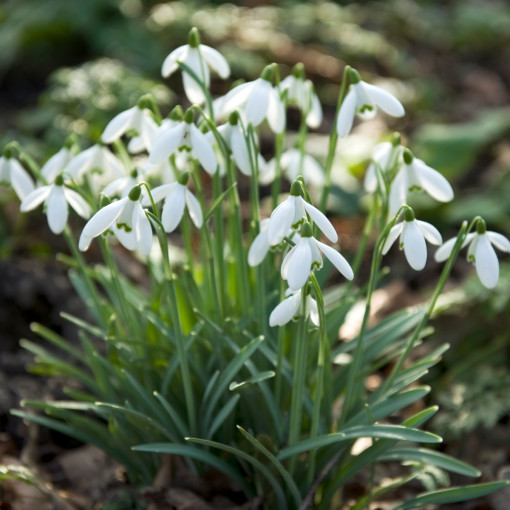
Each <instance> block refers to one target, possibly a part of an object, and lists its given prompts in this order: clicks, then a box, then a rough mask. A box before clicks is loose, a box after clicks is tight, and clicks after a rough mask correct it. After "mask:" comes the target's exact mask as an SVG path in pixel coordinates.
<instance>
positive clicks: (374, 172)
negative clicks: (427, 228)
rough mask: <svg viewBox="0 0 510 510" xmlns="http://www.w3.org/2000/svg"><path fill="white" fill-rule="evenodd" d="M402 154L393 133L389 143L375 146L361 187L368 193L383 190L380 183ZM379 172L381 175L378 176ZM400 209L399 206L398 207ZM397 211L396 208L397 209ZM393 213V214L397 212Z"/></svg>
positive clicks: (398, 140)
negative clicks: (378, 189)
mask: <svg viewBox="0 0 510 510" xmlns="http://www.w3.org/2000/svg"><path fill="white" fill-rule="evenodd" d="M401 153H402V147H401V145H400V135H399V134H398V133H395V135H394V137H393V140H392V141H391V142H382V143H379V144H377V145H376V146H375V147H374V149H373V151H372V161H371V163H370V165H369V166H368V168H367V171H366V174H365V179H364V182H363V186H364V188H365V191H367V192H368V193H374V192H375V191H376V190H377V188H380V189H381V190H385V188H386V186H385V184H384V182H380V179H381V178H384V176H385V174H387V173H388V172H389V171H390V170H391V169H392V168H393V166H394V165H395V163H396V162H397V161H398V160H399V158H400V155H401ZM380 172H382V173H383V175H380ZM400 205H403V204H400ZM399 207H400V206H399ZM397 210H398V208H397ZM397 210H395V211H394V213H393V214H395V213H396V212H397Z"/></svg>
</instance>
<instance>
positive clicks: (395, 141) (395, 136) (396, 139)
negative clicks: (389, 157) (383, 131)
mask: <svg viewBox="0 0 510 510" xmlns="http://www.w3.org/2000/svg"><path fill="white" fill-rule="evenodd" d="M400 142H401V140H400V133H393V136H392V137H391V145H393V147H398V146H399V145H400Z"/></svg>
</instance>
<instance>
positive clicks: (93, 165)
mask: <svg viewBox="0 0 510 510" xmlns="http://www.w3.org/2000/svg"><path fill="white" fill-rule="evenodd" d="M67 171H68V172H69V174H70V175H71V177H72V178H73V180H75V181H77V182H81V180H82V179H83V176H84V175H89V176H90V177H91V180H92V182H93V183H94V185H95V187H97V188H101V187H102V186H105V185H106V184H108V183H109V182H111V181H112V180H114V179H117V178H119V177H123V176H125V169H124V165H123V164H122V162H121V161H120V159H119V158H118V157H117V156H115V155H114V154H112V152H110V150H108V148H106V147H105V146H104V145H101V144H96V145H93V146H92V147H89V148H88V149H86V150H84V151H83V152H80V154H78V155H77V156H74V157H73V158H72V159H71V160H70V161H69V163H68V165H67Z"/></svg>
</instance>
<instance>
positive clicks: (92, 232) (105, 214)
mask: <svg viewBox="0 0 510 510" xmlns="http://www.w3.org/2000/svg"><path fill="white" fill-rule="evenodd" d="M128 200H129V198H128V197H126V198H122V199H120V200H117V201H116V202H112V203H111V204H108V205H107V206H105V207H103V208H102V209H99V211H97V212H96V214H94V216H92V218H90V220H89V221H88V222H87V224H86V225H85V227H84V228H83V231H82V234H81V237H80V250H82V248H81V244H82V241H81V238H82V237H83V238H84V239H92V238H94V237H97V236H98V235H100V234H102V233H103V232H104V231H105V230H106V229H108V228H109V227H111V225H112V224H113V223H114V222H115V220H116V219H117V218H118V217H119V216H120V214H121V213H122V210H123V209H124V207H125V206H126V203H127V201H128Z"/></svg>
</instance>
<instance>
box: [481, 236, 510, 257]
mask: <svg viewBox="0 0 510 510" xmlns="http://www.w3.org/2000/svg"><path fill="white" fill-rule="evenodd" d="M487 237H488V238H489V240H490V242H491V243H492V244H493V245H494V246H495V247H496V248H497V249H498V250H501V251H506V252H509V253H510V241H509V240H508V239H507V238H506V237H505V236H504V235H501V234H498V233H497V232H490V231H487Z"/></svg>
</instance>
